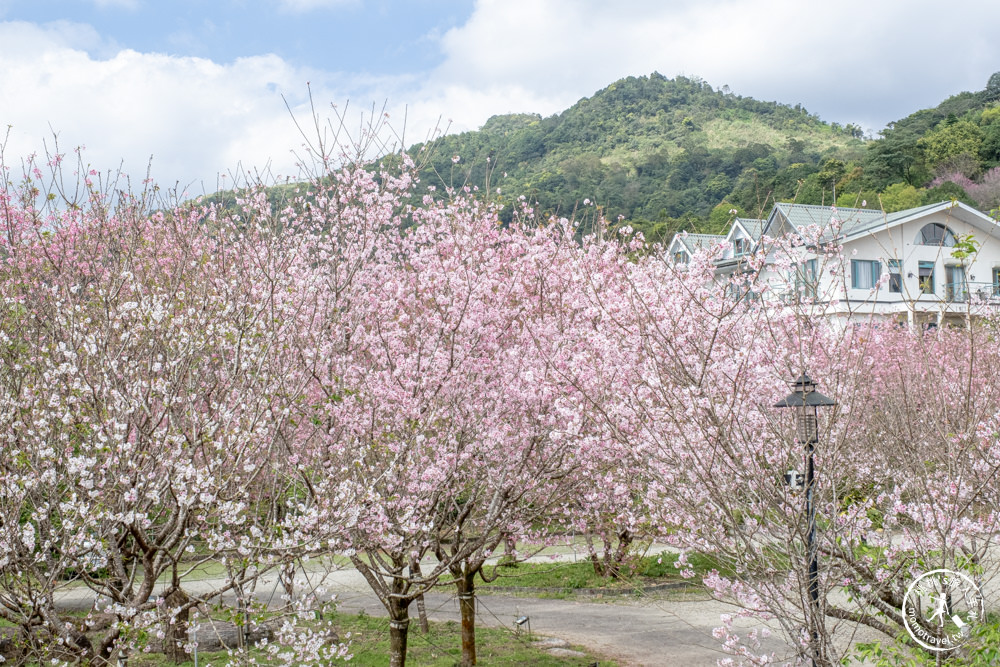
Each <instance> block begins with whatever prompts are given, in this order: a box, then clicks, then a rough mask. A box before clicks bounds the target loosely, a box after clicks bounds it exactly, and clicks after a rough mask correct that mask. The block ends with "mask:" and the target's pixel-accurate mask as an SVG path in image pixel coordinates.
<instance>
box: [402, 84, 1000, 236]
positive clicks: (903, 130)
mask: <svg viewBox="0 0 1000 667" xmlns="http://www.w3.org/2000/svg"><path fill="white" fill-rule="evenodd" d="M998 99H1000V75H994V76H993V77H992V78H991V79H990V82H989V85H988V86H987V89H986V90H984V91H981V92H977V93H961V94H959V95H956V96H954V97H952V98H950V99H948V100H946V101H945V102H943V103H942V104H941V105H939V106H938V107H937V108H935V109H928V110H923V111H918V112H916V113H914V114H912V115H911V116H908V117H907V118H905V119H902V120H900V121H898V122H896V123H893V124H890V126H889V127H888V128H886V129H885V130H884V131H883V133H882V137H881V138H879V139H876V140H868V141H864V140H863V139H862V138H861V135H862V132H861V130H860V128H857V127H854V126H851V125H848V126H840V125H838V124H836V123H833V124H828V123H825V122H823V121H821V120H819V119H818V118H817V117H816V116H813V115H811V114H809V113H808V112H807V111H806V110H804V109H802V108H801V106H798V105H797V106H795V107H791V106H787V105H783V104H778V103H774V102H760V101H757V100H754V99H752V98H745V97H740V96H738V95H734V94H732V93H730V92H729V91H728V90H727V89H725V88H723V89H722V90H715V89H713V88H712V87H711V86H710V85H709V84H707V83H705V82H704V81H700V80H697V79H688V78H684V77H677V78H675V79H667V78H666V77H663V76H661V75H659V74H656V73H654V74H652V75H651V76H648V77H645V76H643V77H629V78H627V79H622V80H620V81H617V82H615V83H613V84H611V85H610V86H608V87H607V88H605V89H603V90H601V91H598V92H597V93H595V94H594V95H593V97H590V98H585V99H582V100H580V101H579V102H578V103H576V104H575V105H573V106H572V107H570V108H569V109H567V110H566V111H564V112H562V113H560V114H557V115H554V116H550V117H548V118H542V117H540V116H538V115H531V114H519V115H507V116H495V117H493V118H491V119H490V120H489V121H487V123H486V124H485V125H484V126H483V127H482V128H481V129H480V130H479V131H476V132H466V133H463V134H458V135H449V136H445V137H442V138H440V139H438V140H436V141H434V142H432V143H430V144H427V145H422V144H421V145H416V146H414V147H412V148H411V149H410V150H411V153H412V154H413V155H420V158H419V159H420V160H421V161H426V163H427V164H426V167H425V169H424V172H423V185H424V186H425V187H426V186H434V187H435V189H436V190H437V191H440V190H441V189H442V187H443V186H449V185H450V186H459V185H465V184H468V185H472V186H477V187H479V188H482V189H485V188H487V187H488V188H489V192H490V193H491V196H497V194H496V193H497V190H498V189H499V196H500V197H501V198H502V199H503V200H507V201H512V200H514V199H516V198H517V197H519V196H522V195H523V196H526V197H527V198H528V199H529V200H530V201H531V202H533V203H535V204H536V205H537V206H538V207H540V208H541V209H542V210H543V211H545V212H549V213H554V214H559V215H572V214H574V213H575V214H577V215H580V209H581V208H582V207H585V206H587V205H590V206H599V207H601V209H602V212H603V213H604V214H605V216H606V217H607V218H608V219H610V220H612V221H615V220H618V219H619V217H620V219H621V220H623V221H625V222H628V223H629V224H631V225H632V226H634V227H637V228H639V229H642V230H644V231H645V232H646V233H647V235H649V236H651V237H653V238H664V237H667V236H669V235H670V234H672V233H673V232H674V231H676V230H678V229H689V230H696V231H703V232H716V231H720V230H721V229H722V228H724V227H725V225H726V223H727V222H728V220H729V219H730V214H729V211H730V210H731V209H737V210H738V211H739V212H740V213H741V214H748V215H756V214H758V213H759V212H761V211H766V210H768V209H769V208H770V205H771V204H772V203H773V202H774V201H798V202H800V203H810V204H832V203H834V202H836V203H837V204H839V205H841V206H848V205H849V206H855V205H857V206H860V205H861V204H862V202H865V203H866V205H867V206H870V207H872V206H874V207H878V206H881V207H882V208H885V210H888V211H892V210H899V209H902V208H908V207H910V206H917V205H920V204H922V203H924V202H928V201H939V200H941V199H946V198H958V199H962V200H964V201H966V202H968V203H971V204H973V205H976V206H978V207H980V208H983V209H984V210H989V209H990V208H991V207H994V206H996V205H997V201H996V194H997V193H1000V170H993V171H991V169H992V168H993V167H995V166H996V165H997V164H998V161H1000V122H995V121H997V120H1000V107H998V105H997V101H998ZM456 157H458V158H459V159H458V161H457V162H456V161H455V158H456Z"/></svg>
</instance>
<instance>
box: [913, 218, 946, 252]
mask: <svg viewBox="0 0 1000 667" xmlns="http://www.w3.org/2000/svg"><path fill="white" fill-rule="evenodd" d="M916 244H917V245H936V246H947V247H949V248H951V247H952V246H954V245H955V235H954V234H952V233H951V230H950V229H948V228H947V227H945V226H944V225H942V224H941V223H940V222H932V223H931V224H929V225H924V226H923V227H922V228H921V229H920V233H919V234H917V240H916Z"/></svg>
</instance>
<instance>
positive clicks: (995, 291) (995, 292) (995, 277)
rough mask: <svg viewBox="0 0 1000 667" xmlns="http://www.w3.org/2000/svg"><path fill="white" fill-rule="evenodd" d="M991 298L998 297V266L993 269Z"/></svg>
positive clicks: (999, 270)
mask: <svg viewBox="0 0 1000 667" xmlns="http://www.w3.org/2000/svg"><path fill="white" fill-rule="evenodd" d="M993 296H1000V266H998V267H996V268H994V269H993Z"/></svg>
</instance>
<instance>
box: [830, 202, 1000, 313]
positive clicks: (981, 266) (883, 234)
mask: <svg viewBox="0 0 1000 667" xmlns="http://www.w3.org/2000/svg"><path fill="white" fill-rule="evenodd" d="M935 222H937V223H940V224H943V225H945V226H946V227H948V228H949V229H950V230H951V231H952V233H953V234H955V236H956V237H958V236H964V235H967V234H972V236H973V237H974V238H975V240H976V241H977V242H979V244H980V249H979V252H978V254H977V255H976V256H975V258H974V259H973V260H972V261H971V262H968V263H967V265H966V271H965V278H966V281H967V282H968V283H969V285H968V287H969V291H970V292H971V293H973V294H975V293H976V292H977V291H978V290H983V294H984V295H987V296H988V295H990V294H992V283H993V275H992V274H993V268H994V267H1000V240H998V239H997V238H995V237H992V236H990V235H988V234H987V233H986V232H984V231H983V230H982V229H979V228H977V227H974V226H972V225H969V224H967V223H965V222H962V221H960V220H958V219H956V218H953V217H951V216H949V215H947V214H946V213H938V214H934V215H930V216H927V217H924V218H920V219H919V220H914V221H910V222H906V223H904V224H902V225H900V226H898V227H894V228H892V229H888V230H882V231H878V232H875V233H873V234H871V235H869V236H866V237H862V238H859V239H856V240H853V241H850V242H848V243H846V244H845V245H844V251H845V253H844V254H845V259H847V260H848V265H847V266H846V267H845V269H846V274H847V275H846V279H845V281H844V282H845V283H846V290H845V289H844V286H841V287H840V290H839V294H838V296H839V298H844V297H846V298H847V299H848V300H849V301H851V302H865V303H873V304H886V305H890V304H903V303H911V302H912V303H913V305H914V307H916V308H918V309H924V308H932V307H935V306H939V305H940V304H941V303H942V301H944V300H945V297H946V286H945V284H946V282H947V272H946V268H945V267H946V266H947V265H960V264H961V261H960V260H958V259H956V258H954V257H952V252H953V251H954V248H951V247H947V246H927V245H922V244H919V243H917V241H918V237H919V234H920V230H921V229H922V228H923V227H924V226H925V225H927V224H931V223H935ZM855 251H857V252H856V253H855ZM850 259H868V260H872V259H874V260H879V261H880V262H881V264H882V267H881V270H882V272H883V273H885V272H887V271H888V264H887V260H889V259H899V260H901V261H902V266H901V274H902V292H900V293H892V292H890V291H889V286H888V285H887V284H884V285H881V286H880V288H879V289H878V291H877V293H874V294H873V293H872V291H871V290H869V289H854V288H852V287H851V278H852V276H851V268H852V267H851V266H850V261H849V260H850ZM921 261H927V262H933V263H934V293H933V294H924V293H922V292H921V289H920V284H919V271H918V267H919V262H921ZM959 300H961V299H959ZM891 310H895V309H891Z"/></svg>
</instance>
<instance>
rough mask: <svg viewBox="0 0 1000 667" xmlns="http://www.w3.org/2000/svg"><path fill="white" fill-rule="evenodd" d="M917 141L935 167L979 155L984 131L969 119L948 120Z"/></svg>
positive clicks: (931, 164)
mask: <svg viewBox="0 0 1000 667" xmlns="http://www.w3.org/2000/svg"><path fill="white" fill-rule="evenodd" d="M917 143H918V145H919V146H920V147H921V148H923V151H924V155H925V158H926V160H927V162H928V164H929V166H930V167H931V168H932V169H933V168H935V167H939V166H942V165H946V164H948V163H954V162H955V161H956V160H957V159H959V158H961V157H962V156H969V157H972V156H978V155H979V149H980V146H982V143H983V131H982V130H980V129H979V126H978V125H976V124H974V123H973V122H971V121H968V120H959V121H955V122H953V123H948V122H947V121H946V122H945V123H943V124H942V125H940V126H939V127H938V128H937V129H935V130H934V131H932V132H929V133H927V134H926V135H924V136H923V138H921V139H920V141H918V142H917ZM966 175H968V174H966Z"/></svg>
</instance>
